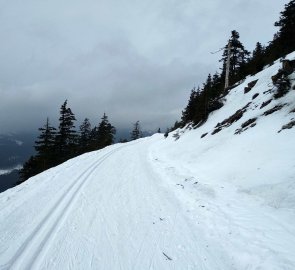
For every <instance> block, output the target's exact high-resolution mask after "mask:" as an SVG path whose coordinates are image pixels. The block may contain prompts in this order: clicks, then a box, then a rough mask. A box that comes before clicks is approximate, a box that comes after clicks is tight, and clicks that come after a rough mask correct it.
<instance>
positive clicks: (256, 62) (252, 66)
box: [248, 42, 265, 74]
mask: <svg viewBox="0 0 295 270" xmlns="http://www.w3.org/2000/svg"><path fill="white" fill-rule="evenodd" d="M264 57H265V48H264V46H262V45H261V43H260V42H257V43H256V47H255V49H254V51H253V53H252V59H251V61H250V62H249V67H248V69H249V71H250V73H251V74H256V73H257V72H259V71H261V70H262V69H263V67H264V65H265V59H264Z"/></svg>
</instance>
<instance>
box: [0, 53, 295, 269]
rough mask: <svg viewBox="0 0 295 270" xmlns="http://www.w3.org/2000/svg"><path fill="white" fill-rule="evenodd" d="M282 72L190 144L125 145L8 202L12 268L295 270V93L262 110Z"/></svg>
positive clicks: (6, 252)
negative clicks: (287, 125) (240, 113)
mask: <svg viewBox="0 0 295 270" xmlns="http://www.w3.org/2000/svg"><path fill="white" fill-rule="evenodd" d="M288 57H289V58H290V59H293V58H295V54H293V55H289V56H288ZM280 66H281V64H280V63H279V62H277V63H275V64H274V65H273V66H271V67H269V68H267V69H265V70H264V71H262V72H261V73H259V74H257V75H256V76H254V77H249V78H247V79H246V81H245V82H244V83H243V84H241V85H240V86H238V87H236V88H235V89H232V90H231V92H230V94H229V95H228V96H227V97H226V103H225V106H224V107H222V108H221V109H220V110H218V111H215V112H213V113H212V115H211V116H210V118H209V119H208V121H207V122H206V123H205V124H204V125H202V126H201V127H200V128H198V129H191V130H190V129H189V128H186V129H183V130H179V131H177V132H178V134H180V138H179V139H178V140H175V138H174V136H173V134H169V136H168V138H167V139H164V137H163V135H161V134H156V135H154V136H152V137H150V138H144V139H140V140H137V141H133V142H130V143H126V144H116V145H113V146H110V147H107V148H105V149H103V150H100V151H96V152H91V153H88V154H85V155H82V156H80V157H77V158H75V159H72V160H69V161H67V162H65V163H64V164H62V165H60V166H58V167H56V168H52V169H50V170H48V171H46V172H44V173H42V174H40V175H38V176H36V177H33V178H31V179H29V180H28V181H27V182H25V183H23V184H22V185H20V186H17V187H15V188H13V189H11V190H8V191H6V192H4V193H2V194H0V205H1V209H0V269H112V270H116V269H118V270H119V269H128V270H129V269H134V270H144V269H155V270H156V269H161V270H162V269H179V270H184V269H218V270H219V269H267V270H269V269H290V270H291V269H295V256H294V254H295V179H294V178H295V154H294V153H295V127H293V128H291V129H283V130H282V131H281V132H279V133H278V131H280V130H281V129H282V126H284V125H286V124H288V123H290V122H291V121H293V120H294V119H293V118H294V117H295V116H294V115H295V113H294V112H291V111H294V109H295V91H294V90H290V91H289V93H288V94H287V95H285V96H284V97H281V98H279V99H276V100H272V101H271V102H270V103H269V104H268V105H266V106H265V107H263V108H261V109H260V107H261V105H262V103H263V102H265V101H267V100H269V99H271V97H272V96H273V94H274V93H273V92H272V91H268V90H270V89H272V82H271V76H272V75H274V74H276V72H277V70H278V69H279V68H280ZM292 76H293V77H292ZM291 77H292V78H293V79H294V74H293V75H291ZM256 79H258V81H257V83H256V84H255V86H254V87H253V88H252V89H251V91H250V92H248V93H246V94H244V88H245V87H246V86H247V85H248V83H249V82H252V81H253V80H256ZM293 84H294V81H293ZM256 93H259V95H258V96H257V95H256V96H257V97H256V98H255V99H252V97H253V95H254V94H256ZM249 102H251V104H249V105H248V107H247V108H244V110H243V114H242V117H240V118H239V117H237V118H239V119H237V118H236V120H237V121H235V122H234V121H232V122H233V123H232V124H230V123H229V121H228V122H227V123H224V124H223V125H218V126H217V128H220V130H219V132H217V131H215V134H214V135H212V133H214V130H216V129H217V128H216V125H217V124H218V123H222V122H223V120H225V119H227V118H229V117H230V116H232V115H235V116H236V115H237V114H235V113H236V112H237V111H238V110H240V109H241V108H243V107H245V105H247V104H248V103H249ZM279 104H286V105H284V107H282V108H281V109H280V110H278V111H275V112H273V113H271V114H268V115H264V113H265V112H266V111H269V110H270V109H272V108H273V107H274V106H276V105H279ZM290 112H291V113H290ZM240 116H241V115H240ZM253 118H257V119H256V120H255V122H256V125H255V126H253V127H251V128H250V126H251V125H252V124H253V123H254V122H252V123H251V124H249V125H246V126H245V125H243V126H245V128H244V129H246V128H248V129H246V130H243V131H242V130H239V129H240V128H241V125H242V124H243V123H245V122H246V121H247V120H249V119H253ZM231 119H232V118H231ZM292 119H293V120H292ZM237 130H238V131H239V132H237ZM177 132H175V133H177ZM206 133H207V135H206V136H203V138H201V136H202V135H204V134H206ZM235 133H238V134H235Z"/></svg>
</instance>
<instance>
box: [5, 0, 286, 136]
mask: <svg viewBox="0 0 295 270" xmlns="http://www.w3.org/2000/svg"><path fill="white" fill-rule="evenodd" d="M288 2H289V1H287V0H286V1H283V0H227V1H224V0H208V1H204V0H169V1H168V0H126V1H119V0H62V1H61V0H47V1H45V0H44V1H41V0H26V1H23V0H0V37H1V38H0V133H6V132H19V131H30V130H34V131H35V130H36V129H37V128H38V127H40V126H42V125H43V124H44V122H45V119H46V117H47V116H49V118H50V119H51V122H52V123H53V124H56V123H57V122H56V119H57V118H58V111H59V108H60V106H61V104H62V103H63V102H64V100H65V99H68V104H69V106H70V107H71V108H72V110H73V112H74V113H75V115H76V117H77V119H78V120H79V121H81V120H82V119H84V118H85V117H88V118H90V120H91V123H92V124H93V125H94V124H97V123H98V122H99V120H100V118H101V116H102V114H103V113H104V112H106V114H107V115H108V116H109V119H110V121H111V123H112V124H113V125H115V126H116V127H117V128H119V129H120V128H124V127H127V128H128V127H130V129H131V127H132V123H134V122H135V121H136V120H140V122H141V124H142V127H143V128H144V129H145V130H155V129H157V128H158V127H162V128H164V127H167V126H170V125H171V124H172V123H174V121H175V120H177V119H179V118H180V116H181V110H182V109H183V108H184V107H185V106H186V103H187V100H188V98H189V94H190V90H191V89H192V88H193V87H194V86H198V85H199V84H200V85H201V84H202V83H203V82H204V80H205V79H206V77H207V75H208V73H209V72H211V73H214V72H215V71H216V70H218V68H219V63H218V59H219V58H220V56H221V54H216V55H212V54H210V52H211V51H216V50H218V49H219V48H221V47H223V46H224V45H225V44H226V42H227V40H228V38H229V36H230V31H231V30H233V29H235V30H237V31H238V32H239V33H240V40H241V41H242V42H243V44H244V45H245V47H246V48H247V49H248V50H253V48H254V46H255V43H256V42H257V41H260V42H262V43H263V44H267V42H268V41H270V40H271V39H272V37H273V34H274V33H275V32H276V31H277V29H276V28H275V27H274V26H273V24H274V22H275V21H276V20H278V18H279V13H280V11H282V10H283V8H284V5H285V4H286V3H288ZM226 5H227V6H226ZM77 125H79V123H78V124H77Z"/></svg>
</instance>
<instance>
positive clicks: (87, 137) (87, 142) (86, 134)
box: [78, 118, 92, 154]
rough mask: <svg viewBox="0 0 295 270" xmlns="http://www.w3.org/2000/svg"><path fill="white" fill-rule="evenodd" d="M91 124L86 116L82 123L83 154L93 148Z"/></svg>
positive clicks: (81, 142) (80, 148) (81, 143)
mask: <svg viewBox="0 0 295 270" xmlns="http://www.w3.org/2000/svg"><path fill="white" fill-rule="evenodd" d="M91 131H92V130H91V124H90V122H89V119H88V118H85V119H84V121H83V123H82V124H81V125H80V136H79V140H78V141H79V143H78V144H79V153H80V154H83V153H86V152H88V151H90V150H91Z"/></svg>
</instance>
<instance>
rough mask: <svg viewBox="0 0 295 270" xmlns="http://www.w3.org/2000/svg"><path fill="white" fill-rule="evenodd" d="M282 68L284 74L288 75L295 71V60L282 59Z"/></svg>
mask: <svg viewBox="0 0 295 270" xmlns="http://www.w3.org/2000/svg"><path fill="white" fill-rule="evenodd" d="M282 70H283V72H284V73H285V75H286V76H288V75H290V74H291V73H293V72H294V71H295V60H283V61H282Z"/></svg>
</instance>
